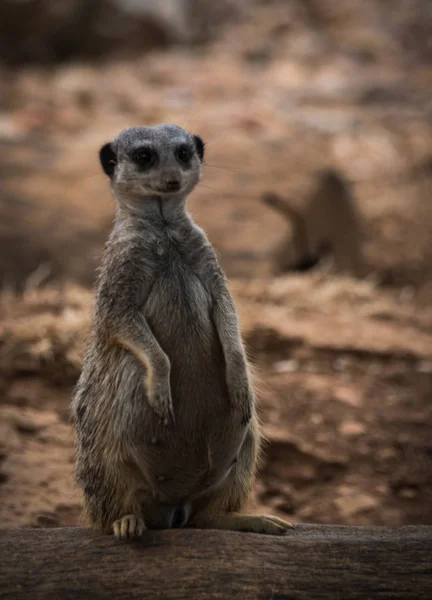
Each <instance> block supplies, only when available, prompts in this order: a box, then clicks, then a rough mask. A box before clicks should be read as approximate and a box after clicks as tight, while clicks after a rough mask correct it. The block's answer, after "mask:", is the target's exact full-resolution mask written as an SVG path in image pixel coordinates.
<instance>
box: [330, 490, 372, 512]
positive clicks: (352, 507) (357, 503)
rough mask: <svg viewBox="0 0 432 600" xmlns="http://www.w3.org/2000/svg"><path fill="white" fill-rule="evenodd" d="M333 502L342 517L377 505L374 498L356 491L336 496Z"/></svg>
mask: <svg viewBox="0 0 432 600" xmlns="http://www.w3.org/2000/svg"><path fill="white" fill-rule="evenodd" d="M334 502H335V504H336V506H337V507H338V509H339V511H340V513H341V515H342V516H343V517H351V516H352V515H355V514H357V513H359V512H363V511H366V510H371V509H372V508H376V506H377V505H378V501H377V500H376V498H373V497H372V496H369V495H367V494H357V493H352V494H351V495H348V496H344V497H340V498H337V499H336V500H335V501H334Z"/></svg>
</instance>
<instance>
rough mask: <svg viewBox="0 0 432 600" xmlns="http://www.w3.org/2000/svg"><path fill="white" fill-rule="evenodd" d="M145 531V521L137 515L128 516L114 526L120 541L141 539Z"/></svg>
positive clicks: (115, 533)
mask: <svg viewBox="0 0 432 600" xmlns="http://www.w3.org/2000/svg"><path fill="white" fill-rule="evenodd" d="M145 530H146V526H145V525H144V521H143V520H142V519H141V518H140V517H136V516H135V515H126V516H125V517H122V518H121V519H118V521H115V522H114V524H113V531H114V535H115V537H116V538H117V539H118V540H129V539H133V538H139V537H141V536H142V535H143V533H144V531H145Z"/></svg>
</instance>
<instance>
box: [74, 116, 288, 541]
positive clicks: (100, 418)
mask: <svg viewBox="0 0 432 600" xmlns="http://www.w3.org/2000/svg"><path fill="white" fill-rule="evenodd" d="M203 156H204V144H203V142H202V140H201V138H199V137H198V136H193V135H191V134H189V133H188V132H187V131H185V130H184V129H181V128H180V127H177V126H175V125H159V126H157V127H136V128H131V129H127V130H125V131H123V132H122V133H120V135H119V136H118V137H117V138H116V139H115V140H114V141H113V142H112V143H109V144H106V145H104V146H103V147H102V148H101V150H100V161H101V164H102V168H103V170H104V171H105V173H106V174H107V175H108V176H109V177H110V180H111V189H112V192H113V194H114V196H115V198H116V200H117V213H116V219H115V225H114V228H113V231H112V233H111V236H110V238H109V240H108V243H107V245H106V250H105V254H104V258H103V261H102V265H101V267H100V270H99V277H98V290H97V297H96V307H95V313H94V325H93V332H92V336H91V340H90V344H89V348H88V350H87V354H86V357H85V361H84V365H83V369H82V373H81V377H80V379H79V382H78V385H77V389H76V393H75V397H74V400H73V404H72V412H73V418H74V423H75V427H76V431H77V480H78V483H79V485H80V486H81V487H82V488H83V491H84V499H85V509H86V513H87V516H88V518H89V520H90V522H91V524H92V525H93V527H94V528H95V529H98V530H101V531H102V532H105V533H108V532H110V531H112V530H114V533H115V535H116V536H117V537H118V538H122V539H127V538H129V537H139V536H141V535H142V534H143V531H144V530H145V529H162V528H171V527H184V526H189V527H198V528H209V529H230V530H236V531H252V532H260V533H269V534H282V533H284V532H285V531H286V529H287V528H288V527H290V525H289V524H288V523H286V522H284V521H282V520H281V519H278V518H276V517H270V516H249V515H241V514H239V511H240V509H241V508H242V506H243V505H244V503H245V501H246V499H247V496H248V493H249V491H250V489H251V485H252V482H253V479H254V475H255V469H256V462H257V458H258V452H259V446H260V433H259V427H258V421H257V417H256V413H255V398H254V391H253V388H252V385H251V379H250V375H249V372H248V364H247V360H246V356H245V351H244V348H243V344H242V341H241V337H240V330H239V324H238V317H237V312H236V309H235V307H234V304H233V301H232V299H231V296H230V294H229V292H228V289H227V285H226V279H225V276H224V274H223V272H222V270H221V268H220V266H219V263H218V260H217V258H216V255H215V252H214V250H213V247H212V246H211V244H210V243H209V241H208V239H207V237H206V236H205V234H204V232H203V231H202V230H201V229H200V228H199V227H197V226H196V225H195V223H194V222H193V220H192V218H191V216H190V215H189V214H188V213H187V212H186V199H187V196H188V194H189V193H190V192H191V191H192V190H193V188H194V187H195V186H196V184H197V183H198V181H199V179H200V176H201V169H202V162H203Z"/></svg>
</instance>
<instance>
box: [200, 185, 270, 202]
mask: <svg viewBox="0 0 432 600" xmlns="http://www.w3.org/2000/svg"><path fill="white" fill-rule="evenodd" d="M197 186H200V187H203V188H206V189H208V190H210V191H212V192H215V193H216V194H219V195H220V196H227V197H230V198H249V199H250V200H258V197H257V196H254V195H251V194H233V193H232V192H227V191H226V190H218V189H216V188H212V187H211V186H209V185H206V184H205V183H198V184H197Z"/></svg>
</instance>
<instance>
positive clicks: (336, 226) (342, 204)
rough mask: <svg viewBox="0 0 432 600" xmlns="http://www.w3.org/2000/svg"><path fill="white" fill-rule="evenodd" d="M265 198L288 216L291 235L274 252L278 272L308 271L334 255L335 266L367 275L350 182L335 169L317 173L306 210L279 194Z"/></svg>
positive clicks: (285, 216)
mask: <svg viewBox="0 0 432 600" xmlns="http://www.w3.org/2000/svg"><path fill="white" fill-rule="evenodd" d="M262 201H263V202H264V203H265V204H267V205H268V206H270V207H271V208H273V209H274V210H276V211H277V212H278V213H280V214H281V215H282V216H283V217H284V218H286V219H287V220H288V221H289V222H290V223H291V224H292V228H293V233H292V237H291V238H290V239H288V240H283V241H282V243H281V244H280V246H279V247H278V248H277V250H276V251H275V254H274V263H275V272H276V273H284V272H286V271H290V270H294V271H305V270H308V269H310V268H313V267H314V266H316V265H317V264H318V263H319V262H320V261H321V260H322V259H323V258H325V257H327V256H329V255H331V256H332V258H333V261H334V265H335V267H336V269H337V270H338V271H340V272H345V273H351V274H352V275H354V276H356V277H364V276H365V275H366V274H367V267H366V264H365V261H364V258H363V254H362V248H361V246H362V242H363V232H362V227H361V219H360V217H359V215H358V213H357V210H356V207H355V203H354V199H353V194H352V191H351V189H350V185H349V183H348V181H347V180H346V179H345V177H344V176H343V175H342V174H340V173H338V172H337V171H335V170H332V169H324V170H322V171H320V172H318V173H317V175H316V181H315V185H314V187H313V189H312V190H311V192H310V193H309V195H308V196H307V198H306V200H305V203H304V204H305V205H304V208H303V210H298V209H294V208H293V207H292V206H291V205H290V204H289V203H288V202H286V201H284V200H283V199H281V198H280V197H279V196H277V195H276V194H272V193H267V194H264V195H263V197H262Z"/></svg>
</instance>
